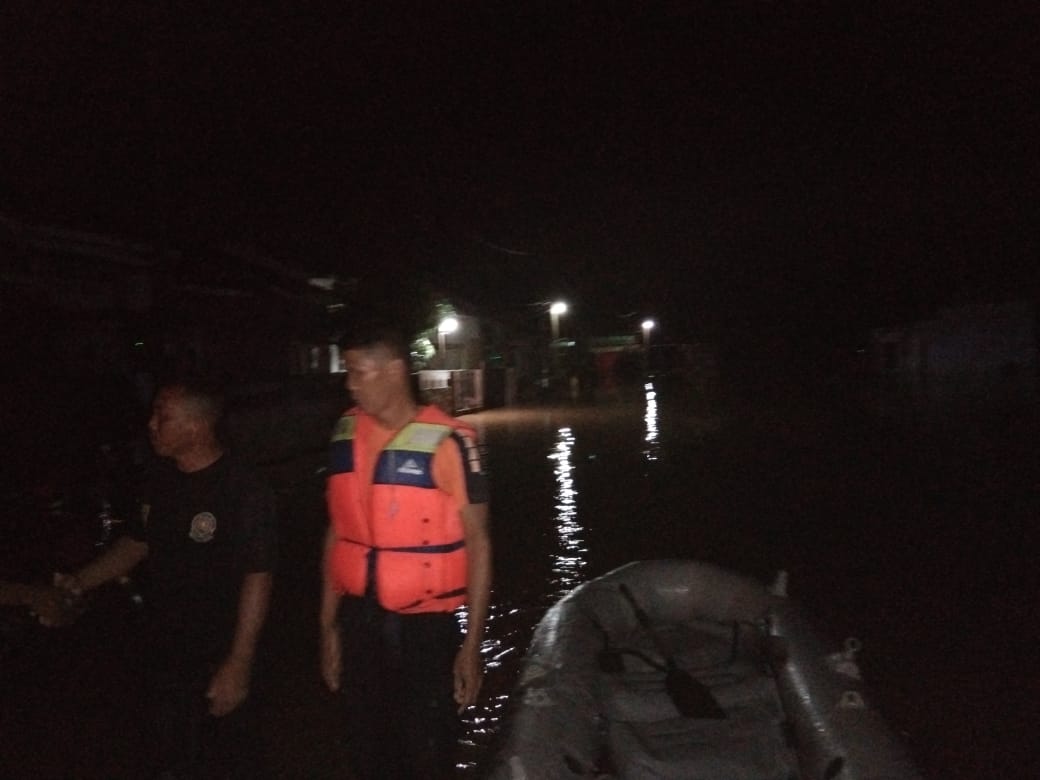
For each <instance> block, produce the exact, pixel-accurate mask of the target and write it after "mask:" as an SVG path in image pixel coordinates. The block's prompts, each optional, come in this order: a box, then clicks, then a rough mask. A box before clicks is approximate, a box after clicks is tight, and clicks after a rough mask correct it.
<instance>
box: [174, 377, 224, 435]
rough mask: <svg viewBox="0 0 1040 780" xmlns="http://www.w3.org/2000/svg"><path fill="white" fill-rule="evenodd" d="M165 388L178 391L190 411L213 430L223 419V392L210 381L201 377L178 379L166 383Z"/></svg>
mask: <svg viewBox="0 0 1040 780" xmlns="http://www.w3.org/2000/svg"><path fill="white" fill-rule="evenodd" d="M165 386H166V387H168V388H170V389H174V390H179V391H180V393H181V397H182V398H183V399H184V400H185V401H186V402H187V403H188V405H189V406H190V407H191V409H192V411H194V412H195V413H196V414H198V415H199V416H200V417H201V418H203V419H204V420H205V421H206V422H208V423H209V424H210V425H211V426H213V428H214V430H216V429H217V427H218V426H219V425H220V423H221V421H222V420H223V418H224V406H225V398H224V392H223V391H222V390H221V389H220V387H219V386H218V385H217V384H216V383H215V382H214V381H212V380H210V379H206V378H202V377H180V378H178V379H172V380H170V381H169V382H167V383H166V385H165Z"/></svg>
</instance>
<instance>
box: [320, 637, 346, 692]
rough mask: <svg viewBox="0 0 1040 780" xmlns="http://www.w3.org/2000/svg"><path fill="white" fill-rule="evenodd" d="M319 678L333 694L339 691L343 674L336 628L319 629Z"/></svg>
mask: <svg viewBox="0 0 1040 780" xmlns="http://www.w3.org/2000/svg"><path fill="white" fill-rule="evenodd" d="M320 642H321V678H322V679H323V680H324V681H325V684H326V685H327V686H328V687H329V690H330V691H332V692H333V693H335V692H336V691H338V690H339V686H340V678H341V676H342V674H343V660H342V650H341V645H340V638H339V627H338V626H335V625H333V626H323V627H322V629H321V639H320Z"/></svg>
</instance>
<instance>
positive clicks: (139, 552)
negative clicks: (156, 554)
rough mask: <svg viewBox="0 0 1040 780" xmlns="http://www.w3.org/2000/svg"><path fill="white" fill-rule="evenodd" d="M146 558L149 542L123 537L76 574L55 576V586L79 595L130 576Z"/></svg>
mask: <svg viewBox="0 0 1040 780" xmlns="http://www.w3.org/2000/svg"><path fill="white" fill-rule="evenodd" d="M146 557H148V543H147V542H142V541H139V540H137V539H132V538H131V537H129V536H121V537H119V538H118V539H116V541H115V543H114V544H113V545H112V546H111V547H109V548H108V549H107V550H105V552H103V553H102V554H101V555H99V556H98V557H97V558H95V559H94V560H92V561H91V562H90V563H88V564H87V565H86V566H84V567H83V568H82V569H80V570H79V571H78V572H76V573H75V574H55V575H54V584H55V585H57V586H58V587H60V588H64V589H65V590H67V591H71V592H72V593H75V594H77V595H78V594H80V593H84V592H86V591H88V590H93V589H94V588H97V587H99V586H101V585H104V584H105V583H106V582H109V581H110V580H114V579H116V578H117V577H122V576H124V575H127V574H129V573H130V572H131V571H132V570H133V568H134V567H135V566H137V564H139V563H140V562H141V561H143V560H144V559H145V558H146Z"/></svg>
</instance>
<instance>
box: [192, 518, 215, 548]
mask: <svg viewBox="0 0 1040 780" xmlns="http://www.w3.org/2000/svg"><path fill="white" fill-rule="evenodd" d="M216 532H217V518H215V517H214V516H213V513H212V512H199V513H198V514H197V515H195V517H193V518H191V531H189V532H188V536H190V537H191V539H192V541H194V542H209V541H212V539H213V535H214V534H215V533H216Z"/></svg>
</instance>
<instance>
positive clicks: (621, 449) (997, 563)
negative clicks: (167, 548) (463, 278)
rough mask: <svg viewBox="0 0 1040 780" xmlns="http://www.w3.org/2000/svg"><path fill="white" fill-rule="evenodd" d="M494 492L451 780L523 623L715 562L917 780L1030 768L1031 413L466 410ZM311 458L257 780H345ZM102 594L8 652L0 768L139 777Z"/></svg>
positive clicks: (1010, 774)
mask: <svg viewBox="0 0 1040 780" xmlns="http://www.w3.org/2000/svg"><path fill="white" fill-rule="evenodd" d="M468 419H469V420H470V422H471V423H473V424H475V425H476V426H477V427H478V428H479V430H480V432H481V435H482V439H483V442H484V444H485V446H486V460H487V466H488V469H489V471H490V474H491V478H492V518H493V537H494V542H495V545H496V555H495V563H496V578H495V582H496V584H495V590H494V594H493V609H492V615H491V621H490V626H489V631H488V637H487V640H486V641H485V644H484V652H485V658H486V661H487V665H488V674H487V678H486V683H485V695H484V696H483V697H482V701H481V703H480V704H479V705H478V706H477V707H475V708H473V709H472V710H471V711H470V712H469V713H467V717H466V735H465V739H464V741H463V744H462V746H461V747H460V751H459V765H460V771H459V774H460V777H480V774H481V768H482V765H483V764H484V762H486V761H487V760H488V758H489V757H490V755H491V752H492V751H493V749H494V744H495V737H496V734H497V733H498V731H499V729H500V728H501V725H502V717H503V714H504V712H505V710H506V705H507V701H508V694H509V691H510V690H511V688H512V686H513V684H514V682H515V679H516V674H517V671H518V669H519V664H520V662H521V659H522V655H523V652H524V648H525V647H526V645H527V642H528V640H529V638H530V635H531V632H532V630H533V627H534V624H535V623H536V622H537V620H538V619H539V618H540V617H541V614H542V613H543V612H544V610H545V609H546V608H547V607H548V606H549V605H550V604H551V603H552V602H553V601H555V600H556V599H557V598H558V597H559V596H561V595H562V594H563V593H565V592H566V591H568V590H569V589H570V588H572V587H574V586H575V585H577V584H579V583H580V582H582V581H584V580H586V579H588V578H591V577H594V576H597V575H598V574H601V573H603V572H605V571H608V570H609V569H611V568H614V567H616V566H619V565H621V564H623V563H626V562H628V561H630V560H637V559H641V558H660V557H685V558H699V559H703V560H709V561H713V562H716V563H720V564H722V565H725V566H728V567H731V568H734V569H736V570H738V571H741V572H745V573H748V574H752V575H755V576H758V577H760V578H761V579H763V580H771V579H772V577H773V576H774V575H775V574H776V572H777V571H778V570H780V569H786V570H787V571H788V572H789V574H790V593H791V595H792V597H794V598H796V599H798V600H800V601H802V602H803V603H805V604H806V606H808V608H809V609H810V611H811V612H812V613H813V614H814V615H815V616H816V617H817V620H818V622H819V623H820V625H821V627H822V628H823V629H824V633H825V634H828V635H831V636H833V638H834V641H835V648H836V649H837V647H838V645H839V643H840V641H841V640H842V639H844V637H846V636H850V635H854V636H857V637H859V638H860V639H861V640H862V641H863V645H864V649H863V651H862V654H861V665H862V667H863V670H864V673H865V675H866V677H867V679H868V681H869V682H870V683H871V686H872V689H873V692H874V694H875V698H876V699H877V700H878V702H879V704H880V706H881V708H882V710H883V712H884V713H885V714H886V715H887V716H888V718H889V720H890V722H892V724H893V725H894V726H895V727H896V728H897V729H898V730H900V731H903V732H905V733H906V734H907V738H908V741H909V743H910V746H911V749H912V750H913V752H914V754H915V755H916V757H917V759H918V762H919V763H920V765H921V767H922V769H923V770H925V772H926V773H927V775H928V776H929V777H934V778H982V777H994V778H996V777H1000V778H1018V777H1021V778H1027V777H1036V776H1040V772H1038V771H1037V769H1038V766H1037V759H1036V757H1035V756H1034V755H1033V751H1032V747H1031V746H1032V743H1033V739H1032V738H1031V732H1032V730H1033V727H1035V725H1036V724H1037V723H1038V718H1037V705H1036V701H1037V695H1038V694H1040V685H1038V677H1037V673H1036V671H1035V668H1034V667H1035V663H1034V662H1032V661H1031V660H1029V659H1031V658H1032V655H1033V653H1032V652H1030V651H1031V648H1032V645H1033V644H1034V643H1035V639H1036V631H1035V628H1036V623H1035V618H1033V617H1032V610H1033V606H1034V604H1035V602H1036V595H1037V593H1038V589H1037V574H1036V572H1035V567H1034V562H1035V560H1036V553H1037V540H1036V532H1035V527H1036V522H1037V518H1038V512H1040V463H1038V454H1037V450H1036V447H1035V445H1034V444H1033V442H1034V440H1035V438H1034V436H1033V434H1034V433H1035V432H1036V431H1037V428H1036V424H1035V422H1036V421H1035V420H1034V419H1030V418H1028V417H1025V418H1024V417H1022V416H1021V415H1015V416H1011V415H1008V414H999V415H987V416H986V417H984V418H982V417H980V418H979V419H972V420H964V419H961V420H958V421H955V424H952V423H951V422H949V421H948V422H947V423H944V424H941V425H935V426H933V425H927V426H925V425H923V424H922V423H921V421H920V420H917V421H909V422H908V423H907V422H904V423H900V424H893V423H886V424H882V423H879V422H878V420H877V419H875V418H874V417H872V416H868V415H865V414H862V413H860V412H858V411H850V410H849V409H848V408H838V407H836V406H834V405H832V404H826V403H825V404H817V403H798V404H782V405H781V404H777V403H775V402H761V403H758V404H739V405H738V404H729V405H728V406H727V407H726V408H725V410H722V408H721V407H715V406H712V405H708V404H704V403H699V402H698V400H697V399H696V398H691V397H688V396H684V397H679V396H675V395H671V394H670V393H669V391H668V390H667V389H662V388H650V389H648V390H647V392H645V393H644V392H640V393H636V394H635V395H634V396H633V397H631V398H630V399H629V400H628V401H627V402H624V403H613V404H609V405H601V406H558V407H553V408H537V409H516V410H493V411H487V412H482V413H480V414H475V415H471V416H469V418H468ZM320 465H321V456H320V454H318V453H314V454H311V455H308V456H306V457H301V458H300V459H299V460H298V461H297V462H295V463H293V464H290V465H289V466H284V465H283V466H282V467H281V468H279V470H278V471H277V472H274V471H273V472H272V474H271V479H272V481H273V482H274V483H275V484H276V486H278V488H279V495H280V497H281V502H282V515H281V539H282V564H281V566H282V568H281V571H280V573H279V577H278V583H277V589H276V592H275V596H274V603H273V605H272V613H271V617H270V621H269V628H268V633H267V636H266V639H265V659H266V663H265V665H264V667H263V669H262V670H261V672H260V673H259V676H258V684H257V686H256V698H257V703H258V705H259V706H260V708H261V711H262V714H263V729H262V731H263V734H262V740H261V744H259V745H258V749H259V750H262V751H263V752H264V754H265V755H266V757H267V759H268V762H269V765H270V767H271V770H272V774H273V775H274V776H275V777H286V778H295V777H299V778H349V777H350V774H349V771H348V770H347V769H346V767H347V766H348V763H349V756H348V755H346V752H345V750H344V748H343V746H342V744H341V742H340V740H339V739H338V737H337V735H338V733H340V724H339V721H338V710H337V708H336V703H335V701H334V698H333V697H332V695H331V694H329V693H327V692H326V691H325V690H324V689H323V687H322V685H321V683H320V681H319V678H318V674H317V645H316V616H315V615H316V606H317V598H318V551H319V548H320V539H321V535H322V533H323V530H324V529H323V525H324V510H323V505H322V487H323V485H322V480H321V476H320V474H319V473H317V470H318V469H319V467H320ZM133 625H134V618H133V613H132V611H131V610H129V609H127V608H126V606H125V602H124V601H122V600H120V598H118V594H108V595H105V596H104V597H102V598H99V603H98V605H97V608H96V609H94V610H93V611H92V612H91V613H88V615H86V616H85V617H84V618H83V620H82V621H81V623H80V624H78V625H76V626H74V627H72V628H70V629H66V630H64V631H62V632H59V633H54V632H43V631H35V632H32V631H30V632H26V634H25V635H24V636H23V641H22V643H21V646H20V647H19V648H18V649H17V651H16V652H14V653H9V654H8V657H7V658H6V659H5V664H6V666H7V668H6V670H5V672H4V680H3V682H4V683H5V685H8V687H9V689H10V690H9V693H8V694H5V695H4V699H5V706H4V710H3V712H4V714H3V716H2V721H0V727H2V729H3V733H4V734H5V742H6V743H7V749H5V751H4V758H3V760H2V763H0V769H2V770H3V772H2V775H3V776H4V777H82V778H89V777H134V776H135V775H134V774H133V769H132V767H133V762H134V760H135V747H134V746H135V740H136V734H137V731H136V728H137V727H136V723H135V721H134V719H133V706H134V702H135V699H134V696H135V693H134V692H135V691H136V685H137V681H138V677H139V673H140V669H139V668H138V666H137V661H136V655H135V652H134V651H135V643H134V639H133V635H134V634H133Z"/></svg>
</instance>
